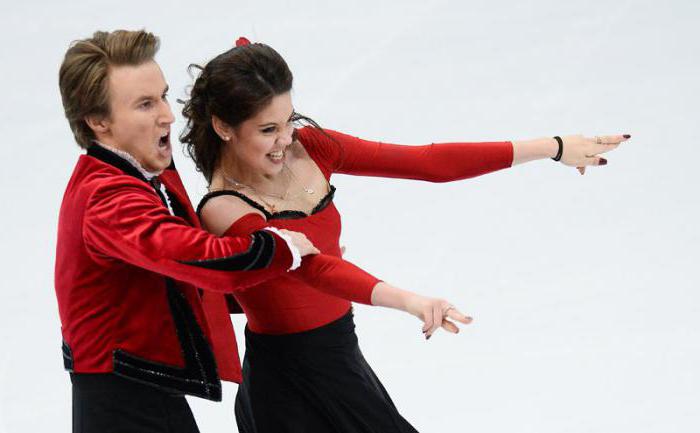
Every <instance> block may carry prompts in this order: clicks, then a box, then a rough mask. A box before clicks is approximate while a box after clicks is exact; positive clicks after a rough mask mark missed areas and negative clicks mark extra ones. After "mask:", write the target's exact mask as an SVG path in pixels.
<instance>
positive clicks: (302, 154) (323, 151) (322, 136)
mask: <svg viewBox="0 0 700 433" xmlns="http://www.w3.org/2000/svg"><path fill="white" fill-rule="evenodd" d="M296 132H297V133H296V134H295V135H296V140H295V142H297V143H299V146H298V147H297V148H296V149H295V152H296V153H295V157H299V158H302V159H303V158H310V159H312V160H313V161H314V162H315V163H316V164H317V165H318V166H319V167H321V168H322V170H323V171H324V173H325V174H327V175H329V174H330V173H331V172H332V171H334V169H335V167H337V165H338V161H339V160H340V158H341V156H342V147H341V146H340V144H339V143H337V142H336V141H335V140H334V139H333V138H332V136H331V134H333V133H334V131H331V130H325V129H320V128H316V127H315V126H304V127H303V128H299V129H297V130H296ZM326 177H328V176H326Z"/></svg>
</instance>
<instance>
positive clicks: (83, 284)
mask: <svg viewBox="0 0 700 433" xmlns="http://www.w3.org/2000/svg"><path fill="white" fill-rule="evenodd" d="M158 46H159V41H158V38H156V37H155V36H154V35H153V34H151V33H148V32H145V31H115V32H111V33H107V32H96V33H95V34H94V35H93V36H92V37H91V38H88V39H84V40H80V41H76V42H75V43H73V44H72V45H71V47H70V48H69V49H68V51H67V52H66V56H65V59H64V61H63V63H62V65H61V68H60V72H59V87H60V90H61V97H62V101H63V106H64V110H65V114H66V117H67V119H68V122H69V124H70V127H71V129H72V131H73V134H74V136H75V139H76V141H77V142H78V144H79V145H80V146H81V147H83V148H85V149H86V150H87V152H86V154H85V155H82V156H81V157H80V158H79V160H78V162H77V164H76V167H75V169H74V172H73V175H72V177H71V179H70V181H69V184H68V187H67V189H66V192H65V195H64V198H63V203H62V206H61V211H60V216H59V226H58V242H57V253H56V277H55V284H56V295H57V298H58V306H59V313H60V317H61V324H62V327H61V330H62V335H63V358H64V365H65V367H66V369H68V370H69V371H70V372H71V381H72V383H73V431H74V432H103V433H104V432H112V431H114V432H132V431H133V432H141V433H143V432H161V431H163V432H165V431H167V432H176V431H177V432H196V431H198V429H197V426H196V423H195V421H194V418H193V416H192V413H191V411H190V409H189V406H188V405H187V402H186V400H185V398H184V395H185V394H189V395H194V396H198V397H202V398H206V399H210V400H215V401H218V400H220V399H221V383H220V378H219V375H220V373H221V372H220V371H219V370H218V369H217V364H216V362H215V360H214V356H213V354H212V350H211V344H212V341H211V340H212V335H211V334H210V331H209V328H208V326H207V321H206V319H205V316H204V314H203V309H202V305H201V300H200V293H199V291H198V289H197V287H198V288H201V289H204V290H213V291H218V292H232V291H235V290H239V289H243V288H246V287H249V286H252V285H255V284H258V283H260V282H262V281H264V280H266V279H268V278H273V277H276V276H279V275H281V274H282V273H284V272H286V271H287V270H289V269H294V268H296V267H297V266H298V265H299V262H300V259H301V256H304V255H307V254H313V253H317V252H318V251H317V250H316V249H315V247H314V246H313V245H312V244H311V243H310V242H309V241H308V240H307V239H306V238H305V236H304V235H302V234H299V233H295V232H288V231H276V230H275V229H273V228H269V229H265V230H260V231H257V232H255V233H254V234H253V235H252V236H250V237H228V238H218V237H215V236H212V235H210V234H208V233H206V232H205V231H203V230H201V229H200V228H199V223H198V219H197V217H196V215H195V213H194V211H193V209H192V206H191V204H190V202H189V200H188V198H187V194H186V192H185V189H184V187H183V186H182V183H181V181H180V178H179V176H178V174H177V172H176V170H175V167H174V165H173V162H172V146H171V142H170V125H171V124H172V122H173V121H174V117H173V115H172V112H171V110H170V107H169V104H168V102H167V90H168V86H167V84H166V82H165V79H164V77H163V74H162V72H161V70H160V68H159V66H158V64H157V63H156V62H155V61H154V56H155V54H156V52H157V50H158ZM212 299H213V301H212V302H216V300H219V301H220V302H224V301H223V299H224V298H223V297H222V296H217V297H212ZM219 310H221V311H225V310H226V307H225V305H223V306H220V308H219ZM223 314H225V313H223ZM225 338H230V336H225ZM234 355H235V356H237V355H236V354H235V353H233V354H231V356H234ZM220 364H221V363H220ZM226 364H227V366H229V367H230V366H235V368H239V363H238V359H235V360H229V361H228V362H226ZM229 367H227V368H229Z"/></svg>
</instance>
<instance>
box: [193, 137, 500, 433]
mask: <svg viewBox="0 0 700 433" xmlns="http://www.w3.org/2000/svg"><path fill="white" fill-rule="evenodd" d="M296 137H297V139H298V140H299V142H300V143H301V144H302V145H303V146H304V148H305V149H306V151H307V152H308V154H309V156H310V157H311V159H312V160H313V161H314V162H315V163H316V165H317V166H318V167H319V169H320V170H321V172H322V173H323V175H324V176H325V178H326V180H327V181H328V182H329V185H330V178H331V175H332V174H333V173H343V174H352V175H362V176H382V177H392V178H405V179H417V180H425V181H430V182H448V181H454V180H459V179H466V178H470V177H474V176H478V175H481V174H485V173H489V172H492V171H496V170H500V169H503V168H507V167H510V166H511V164H512V161H513V146H512V143H511V142H508V141H505V142H483V143H441V144H429V145H422V146H405V145H396V144H389V143H381V142H375V141H367V140H362V139H359V138H356V137H352V136H349V135H346V134H342V133H339V132H335V131H331V130H319V129H317V128H313V127H305V128H302V129H299V130H297V131H296ZM335 191H336V190H335V187H333V186H332V185H330V188H329V191H328V193H327V194H326V195H325V197H323V198H322V199H321V200H320V202H319V203H318V205H317V206H316V207H315V208H314V209H313V211H312V212H311V213H310V214H308V215H307V214H306V213H304V212H301V211H290V210H285V211H281V212H277V213H270V212H268V211H267V210H266V209H265V208H264V207H263V206H261V205H260V204H258V203H256V202H255V201H253V200H252V199H250V198H249V197H247V196H245V195H243V194H241V193H240V192H236V191H217V192H212V193H210V194H207V195H206V196H205V197H204V198H203V200H202V202H200V204H199V206H198V211H200V210H201V209H202V207H203V206H204V205H205V204H206V202H207V200H209V199H211V198H213V197H216V196H219V195H234V196H237V197H239V198H240V199H241V200H243V201H245V202H246V203H248V204H249V205H250V206H252V207H254V208H256V209H257V210H259V211H260V212H262V213H263V214H264V215H265V218H263V217H262V216H260V214H258V213H253V212H251V213H250V214H246V215H244V216H243V217H241V218H240V219H238V220H237V221H236V222H234V223H233V224H232V225H231V227H229V229H228V230H227V231H226V233H225V235H227V236H240V235H244V234H248V233H252V232H254V231H255V230H259V229H260V228H262V227H264V226H267V225H271V226H274V227H277V228H284V229H289V230H294V231H299V232H303V233H304V234H306V236H307V237H308V238H309V240H311V242H313V244H314V245H315V246H316V247H317V248H318V249H319V250H320V251H321V252H322V253H323V255H319V256H315V257H312V258H311V259H310V260H307V258H305V259H304V262H303V263H302V265H301V267H300V268H299V269H297V270H295V271H293V272H289V273H288V274H284V275H281V276H279V277H277V278H274V279H270V280H267V281H266V282H263V283H261V284H259V285H258V286H256V287H255V289H252V290H242V291H239V292H236V293H235V294H234V295H233V296H234V297H235V301H236V302H237V304H238V305H240V307H242V310H243V311H244V312H245V313H246V316H247V319H248V325H247V327H246V348H247V352H246V359H245V360H244V364H243V383H242V384H241V386H240V387H239V390H238V395H237V399H236V420H237V422H238V427H239V430H240V431H242V432H258V433H261V432H267V431H270V432H274V431H288V430H287V429H298V430H294V431H326V430H328V431H331V430H332V431H348V432H350V431H352V432H357V431H387V432H388V431H408V432H411V431H415V430H414V429H413V427H411V426H410V425H409V424H408V423H407V422H406V421H405V420H404V419H403V418H402V417H401V416H400V415H399V414H398V412H397V411H396V408H395V407H394V406H393V403H392V402H391V399H390V398H389V396H388V394H387V393H386V391H385V390H384V388H383V386H382V385H381V383H380V382H379V380H378V379H377V378H376V376H375V375H374V373H373V372H372V370H371V368H369V366H368V365H367V363H366V361H364V358H363V357H362V355H361V353H360V352H359V348H358V347H357V341H356V337H355V334H354V331H353V329H354V324H353V323H352V314H351V313H350V312H349V311H350V306H351V301H354V302H361V303H366V304H369V303H370V297H371V291H372V288H373V287H374V285H375V284H376V283H377V282H378V281H379V280H378V279H376V278H374V277H372V276H371V275H369V274H367V273H365V272H364V271H362V270H360V269H358V268H356V267H354V266H351V265H348V264H347V262H342V261H340V262H332V263H329V264H328V265H325V264H323V263H320V262H321V261H323V260H327V257H328V256H331V257H332V256H335V257H340V245H339V238H340V230H341V221H340V214H339V213H338V210H337V209H336V207H335V205H334V204H333V197H334V194H335ZM315 261H316V262H315ZM325 268H331V269H332V272H326V273H325V274H324V278H322V279H318V278H314V275H316V274H317V272H318V270H319V269H325ZM325 276H328V277H331V278H326V277H325ZM308 282H312V284H308ZM205 296H207V297H219V296H222V295H217V294H214V293H207V294H205ZM217 305H221V304H220V303H218V304H217ZM236 307H237V305H236V304H235V303H233V305H232V306H231V311H232V312H235V311H236ZM212 313H213V314H215V315H216V316H217V317H222V316H221V315H220V314H219V312H212ZM225 326H227V327H228V328H229V329H230V327H231V325H230V323H229V324H228V325H227V324H225V323H219V326H217V329H218V330H221V329H222V328H223V327H225ZM226 341H228V344H227V343H226ZM232 341H233V340H232V339H228V340H222V341H221V344H220V345H217V346H215V349H216V352H217V355H218V356H219V357H223V356H224V354H225V353H226V352H231V351H234V352H235V351H236V348H235V346H233V345H231V344H230V343H231V342H232ZM339 347H342V348H343V349H339ZM338 350H340V353H343V354H344V355H342V356H341V355H338ZM334 353H335V355H334ZM338 357H340V358H338ZM341 358H342V359H343V361H338V359H341ZM285 363H286V364H288V365H285ZM289 431H291V430H289Z"/></svg>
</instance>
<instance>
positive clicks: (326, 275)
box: [224, 213, 381, 304]
mask: <svg viewBox="0 0 700 433" xmlns="http://www.w3.org/2000/svg"><path fill="white" fill-rule="evenodd" d="M267 225H268V222H267V221H266V220H265V219H264V218H263V217H262V216H260V215H259V214H257V213H249V214H246V215H244V216H242V217H241V218H239V219H238V220H237V221H236V222H234V223H233V224H232V225H231V227H229V228H228V230H226V232H225V233H224V236H242V235H245V234H247V233H253V232H255V231H256V230H261V229H263V228H265V227H266V226H267ZM289 275H290V276H293V277H295V278H297V279H299V280H301V281H302V282H304V283H306V284H308V285H310V286H312V287H314V288H315V289H317V290H319V291H321V292H324V293H327V294H329V295H332V296H336V297H339V298H343V299H347V300H349V301H353V302H359V303H362V304H371V298H372V289H373V288H374V286H375V285H376V284H377V283H378V282H380V281H381V280H379V279H377V278H375V277H374V276H372V275H370V274H369V273H367V272H365V271H363V270H362V269H360V268H358V267H357V266H355V265H354V264H352V263H350V262H348V261H346V260H343V259H341V258H339V257H335V256H331V255H328V254H315V255H307V256H305V257H304V258H303V259H302V262H301V266H300V267H299V268H298V269H296V270H294V271H291V272H289Z"/></svg>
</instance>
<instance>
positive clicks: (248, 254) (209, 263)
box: [180, 230, 275, 271]
mask: <svg viewBox="0 0 700 433" xmlns="http://www.w3.org/2000/svg"><path fill="white" fill-rule="evenodd" d="M251 236H252V237H253V242H252V243H251V244H250V248H248V251H245V252H242V253H240V254H236V255H233V256H229V257H221V258H218V259H205V260H191V261H180V263H182V264H184V265H190V266H198V267H200V268H207V269H215V270H217V271H250V270H255V269H263V268H266V267H268V266H269V265H270V263H272V258H273V257H274V256H275V238H274V237H273V236H272V234H271V233H270V232H267V231H265V230H258V231H257V232H254V233H252V234H251Z"/></svg>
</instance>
